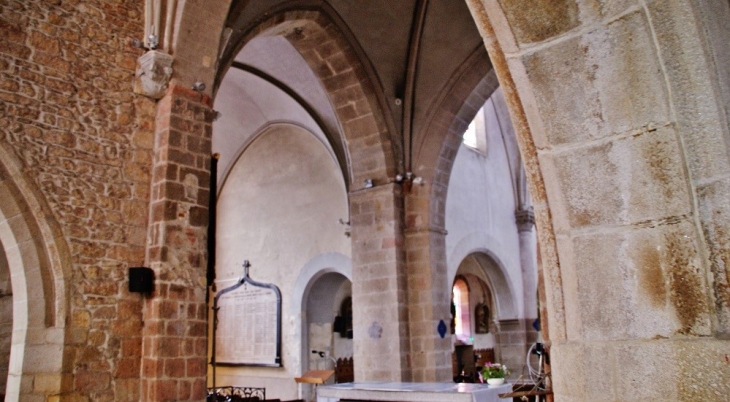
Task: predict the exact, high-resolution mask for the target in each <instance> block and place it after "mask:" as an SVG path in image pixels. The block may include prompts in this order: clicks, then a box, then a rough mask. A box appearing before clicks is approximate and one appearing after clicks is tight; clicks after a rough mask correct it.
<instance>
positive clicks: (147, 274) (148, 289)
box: [129, 267, 155, 293]
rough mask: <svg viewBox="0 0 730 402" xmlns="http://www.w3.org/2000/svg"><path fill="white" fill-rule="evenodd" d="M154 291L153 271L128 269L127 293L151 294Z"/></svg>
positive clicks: (137, 268)
mask: <svg viewBox="0 0 730 402" xmlns="http://www.w3.org/2000/svg"><path fill="white" fill-rule="evenodd" d="M154 290H155V271H153V270H152V268H147V267H130V268H129V291H130V292H133V293H152V292H153V291H154Z"/></svg>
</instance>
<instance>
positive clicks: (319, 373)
mask: <svg viewBox="0 0 730 402" xmlns="http://www.w3.org/2000/svg"><path fill="white" fill-rule="evenodd" d="M334 374H335V371H334V370H309V371H307V372H305V373H304V374H302V376H301V377H296V378H294V381H296V382H297V383H298V384H314V395H310V397H309V400H310V401H311V400H316V398H317V385H319V384H324V383H325V381H327V380H329V378H330V377H332V376H333V375H334Z"/></svg>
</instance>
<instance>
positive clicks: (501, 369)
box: [482, 363, 509, 380]
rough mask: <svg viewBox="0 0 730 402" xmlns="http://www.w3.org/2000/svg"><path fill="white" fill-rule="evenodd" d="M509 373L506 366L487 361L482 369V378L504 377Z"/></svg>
mask: <svg viewBox="0 0 730 402" xmlns="http://www.w3.org/2000/svg"><path fill="white" fill-rule="evenodd" d="M507 375H509V370H507V366H505V365H503V364H499V363H487V364H486V365H485V366H484V368H483V369H482V378H484V379H485V380H487V379H489V378H504V377H506V376H507Z"/></svg>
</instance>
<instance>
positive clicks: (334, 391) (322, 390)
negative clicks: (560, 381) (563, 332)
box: [317, 382, 512, 402]
mask: <svg viewBox="0 0 730 402" xmlns="http://www.w3.org/2000/svg"><path fill="white" fill-rule="evenodd" d="M511 390H512V384H509V383H505V384H503V385H499V386H496V387H493V386H488V385H487V384H465V383H459V384H454V383H415V382H349V383H344V384H335V385H327V386H320V387H318V388H317V402H339V401H343V402H344V401H388V402H498V401H500V400H501V399H500V398H499V394H503V393H506V392H510V391H511Z"/></svg>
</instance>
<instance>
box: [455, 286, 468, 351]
mask: <svg viewBox="0 0 730 402" xmlns="http://www.w3.org/2000/svg"><path fill="white" fill-rule="evenodd" d="M452 292H453V300H452V302H453V305H454V335H456V337H457V338H459V339H460V340H461V341H463V342H467V341H468V340H469V338H470V337H471V319H470V317H469V311H471V309H470V308H469V286H467V284H466V281H465V280H464V279H463V278H456V280H455V281H454V287H453V288H452Z"/></svg>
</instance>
